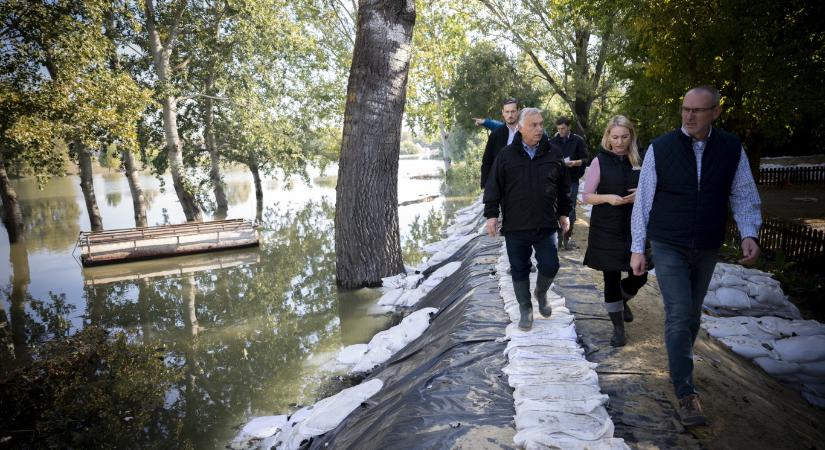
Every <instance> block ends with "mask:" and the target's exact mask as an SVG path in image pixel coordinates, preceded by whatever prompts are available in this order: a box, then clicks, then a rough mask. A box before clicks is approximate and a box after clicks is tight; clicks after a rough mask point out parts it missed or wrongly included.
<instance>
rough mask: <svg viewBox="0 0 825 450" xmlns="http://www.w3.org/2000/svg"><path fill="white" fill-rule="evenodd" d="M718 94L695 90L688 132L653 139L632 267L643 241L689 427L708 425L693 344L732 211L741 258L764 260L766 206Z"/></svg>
mask: <svg viewBox="0 0 825 450" xmlns="http://www.w3.org/2000/svg"><path fill="white" fill-rule="evenodd" d="M719 100H720V94H719V91H718V90H716V89H715V88H713V87H711V86H699V87H696V88H693V89H691V90H689V91H688V92H687V93H686V94H685V97H684V100H683V101H682V107H681V113H682V126H681V128H679V129H676V130H674V131H671V132H669V133H666V134H664V135H662V136H659V137H658V138H656V139H654V140H653V141H652V143H651V144H650V147H648V150H647V152H646V154H645V158H644V163H643V164H642V171H641V174H640V176H639V185H638V188H637V190H636V201H635V203H634V204H633V215H632V225H631V232H632V236H633V241H632V244H631V252H632V254H631V259H630V266H631V268H632V269H633V272H634V273H635V274H636V275H641V274H643V273H644V271H645V257H644V248H645V238H647V239H650V241H651V244H652V247H653V262H654V263H655V264H656V279H657V281H658V283H659V290H660V291H661V292H662V300H663V302H664V309H665V346H666V348H667V355H668V366H669V368H670V379H671V382H672V383H673V387H674V389H675V391H676V397H677V398H678V399H679V405H678V410H679V416H680V418H681V421H682V424H684V425H685V426H695V425H704V424H705V422H706V420H705V416H704V414H703V412H702V408H701V406H700V404H699V395H698V393H697V391H696V389H695V387H694V385H693V344H694V342H695V341H696V337H697V335H698V333H699V325H700V319H701V315H702V302H703V301H704V298H705V294H706V293H707V290H708V285H709V284H710V279H711V275H713V269H714V267H715V266H716V261H717V258H718V255H719V248H720V247H721V246H722V242H723V241H724V237H725V227H726V224H727V220H728V206H730V209H731V210H732V211H733V217H734V220H736V225H737V226H738V227H739V231H740V234H741V239H742V241H741V242H742V243H741V247H742V255H743V258H742V259H741V260H739V263H740V264H745V265H751V264H753V263H754V262H756V259H757V258H758V257H759V243H758V240H757V235H758V234H759V227H760V226H761V225H762V214H761V212H760V205H761V201H760V200H759V193H758V192H757V190H756V183H754V180H753V176H752V175H751V171H750V166H749V165H748V159H747V157H746V156H745V151H744V148H743V147H742V144H741V142H740V141H739V138H737V137H736V136H734V135H733V134H730V133H727V132H725V131H723V130H720V129H718V128H714V127H713V126H712V125H713V121H714V120H716V119H717V118H718V117H719V114H720V113H721V108H720V105H719Z"/></svg>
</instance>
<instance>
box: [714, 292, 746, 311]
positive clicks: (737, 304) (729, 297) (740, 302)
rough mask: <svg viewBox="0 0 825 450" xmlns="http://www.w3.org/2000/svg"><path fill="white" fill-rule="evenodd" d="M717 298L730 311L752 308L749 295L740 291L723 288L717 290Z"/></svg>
mask: <svg viewBox="0 0 825 450" xmlns="http://www.w3.org/2000/svg"><path fill="white" fill-rule="evenodd" d="M716 298H718V299H719V303H720V304H722V305H724V306H725V307H726V308H729V309H748V308H750V307H751V300H750V297H748V294H746V293H745V292H742V291H741V290H739V289H733V288H730V287H721V288H719V289H717V290H716Z"/></svg>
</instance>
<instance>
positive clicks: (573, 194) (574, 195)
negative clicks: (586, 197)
mask: <svg viewBox="0 0 825 450" xmlns="http://www.w3.org/2000/svg"><path fill="white" fill-rule="evenodd" d="M578 199H579V180H576V181H573V182H571V183H570V201H572V202H573V208H572V209H571V210H570V216H569V217H570V226H571V227H572V226H573V224H574V223H576V202H577V201H578Z"/></svg>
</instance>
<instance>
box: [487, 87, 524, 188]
mask: <svg viewBox="0 0 825 450" xmlns="http://www.w3.org/2000/svg"><path fill="white" fill-rule="evenodd" d="M501 117H502V118H503V119H504V125H505V126H503V127H499V128H496V129H495V130H493V131H492V132H491V133H490V136H488V137H487V146H486V147H484V156H483V157H482V158H481V189H484V187H485V186H486V185H487V178H488V177H489V175H490V168H491V167H493V161H495V160H496V155H498V152H499V151H500V150H501V149H502V148H504V147H505V146H508V145H510V143H512V142H513V138H514V137H515V135H516V133H517V132H518V124H517V123H516V122H517V121H518V101H516V99H514V98H508V99H507V100H505V101H504V103H502V104H501Z"/></svg>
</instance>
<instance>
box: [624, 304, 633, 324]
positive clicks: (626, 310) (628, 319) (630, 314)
mask: <svg viewBox="0 0 825 450" xmlns="http://www.w3.org/2000/svg"><path fill="white" fill-rule="evenodd" d="M624 321H625V322H628V323H630V322H633V311H631V310H630V307H629V306H627V300H625V301H624Z"/></svg>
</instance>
